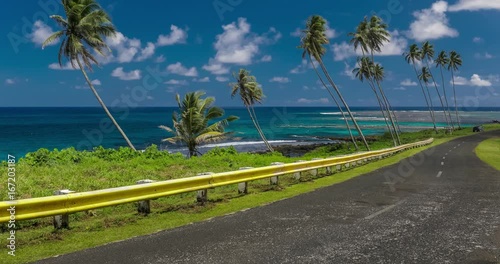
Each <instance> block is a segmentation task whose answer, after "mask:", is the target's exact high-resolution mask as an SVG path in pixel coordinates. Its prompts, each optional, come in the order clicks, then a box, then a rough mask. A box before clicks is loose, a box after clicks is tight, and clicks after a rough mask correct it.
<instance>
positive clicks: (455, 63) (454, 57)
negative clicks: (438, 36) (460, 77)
mask: <svg viewBox="0 0 500 264" xmlns="http://www.w3.org/2000/svg"><path fill="white" fill-rule="evenodd" d="M460 66H462V58H461V56H460V54H458V53H457V52H456V51H451V52H450V61H449V62H448V70H449V71H451V80H452V82H453V98H454V100H455V114H456V116H457V124H458V129H462V127H461V126H460V117H459V116H458V105H457V93H456V91H455V71H458V68H459V67H460Z"/></svg>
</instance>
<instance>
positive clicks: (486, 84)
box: [450, 74, 494, 87]
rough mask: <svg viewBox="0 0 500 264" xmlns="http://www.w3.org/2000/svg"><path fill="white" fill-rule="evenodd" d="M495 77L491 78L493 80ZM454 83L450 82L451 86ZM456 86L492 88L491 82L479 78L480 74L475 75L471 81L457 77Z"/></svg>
mask: <svg viewBox="0 0 500 264" xmlns="http://www.w3.org/2000/svg"><path fill="white" fill-rule="evenodd" d="M492 77H494V76H490V78H492ZM452 83H453V80H451V81H450V84H452ZM455 85H460V86H463V85H467V86H478V87H489V86H492V82H491V80H484V79H482V78H481V76H479V75H478V74H473V75H472V76H471V78H470V80H468V79H466V78H464V77H461V76H456V77H455Z"/></svg>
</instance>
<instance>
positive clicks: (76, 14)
mask: <svg viewBox="0 0 500 264" xmlns="http://www.w3.org/2000/svg"><path fill="white" fill-rule="evenodd" d="M62 5H63V7H64V12H65V13H66V18H63V17H62V16H60V15H52V16H50V18H52V19H53V20H55V21H56V22H57V24H58V25H59V26H60V27H62V30H60V31H57V32H55V33H54V34H52V35H51V36H49V37H48V38H47V39H46V40H45V41H44V42H43V45H42V47H45V46H46V45H48V44H50V43H52V42H54V41H58V40H59V39H61V38H62V43H61V46H60V47H59V54H58V61H59V65H60V66H61V67H62V58H63V57H64V58H66V59H68V60H69V62H70V63H71V66H72V67H73V68H76V66H78V68H79V69H80V71H81V72H82V74H83V76H84V77H85V81H86V82H87V84H88V85H89V87H90V90H92V92H93V93H94V95H95V97H96V98H97V101H98V102H99V104H100V105H101V107H102V108H103V109H104V112H106V115H108V117H109V119H111V122H113V124H114V125H115V127H116V128H117V129H118V131H119V132H120V134H121V135H122V137H123V138H124V139H125V141H126V142H127V144H128V146H129V147H130V148H131V149H133V150H135V147H134V145H132V142H130V140H129V139H128V137H127V135H126V134H125V132H124V131H123V129H122V128H121V127H120V125H118V122H116V120H115V118H114V117H113V115H112V114H111V112H110V111H109V110H108V108H107V107H106V104H104V102H103V100H102V99H101V97H100V96H99V94H98V93H97V90H96V89H95V87H94V85H93V84H92V81H91V80H90V79H89V77H88V75H87V72H86V71H85V68H84V67H87V69H89V70H90V71H92V64H95V65H99V63H98V60H97V59H96V58H95V57H94V56H95V55H94V54H93V53H92V51H94V52H95V53H97V54H99V55H102V56H105V51H109V47H108V45H107V44H106V42H105V40H104V39H103V38H104V37H113V36H114V35H115V34H116V29H115V27H114V26H113V24H112V22H111V19H110V17H109V16H108V14H107V13H106V12H105V11H104V10H103V9H102V8H101V6H100V5H99V4H98V3H97V2H96V1H95V0H62ZM82 63H83V65H82Z"/></svg>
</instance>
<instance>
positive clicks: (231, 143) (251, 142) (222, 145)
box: [199, 140, 297, 148]
mask: <svg viewBox="0 0 500 264" xmlns="http://www.w3.org/2000/svg"><path fill="white" fill-rule="evenodd" d="M296 142H297V140H270V141H269V143H270V144H274V143H296ZM259 144H264V141H235V142H224V143H216V144H206V145H202V146H200V147H199V148H215V147H229V146H244V145H259Z"/></svg>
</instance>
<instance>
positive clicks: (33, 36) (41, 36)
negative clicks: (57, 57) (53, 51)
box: [27, 20, 59, 46]
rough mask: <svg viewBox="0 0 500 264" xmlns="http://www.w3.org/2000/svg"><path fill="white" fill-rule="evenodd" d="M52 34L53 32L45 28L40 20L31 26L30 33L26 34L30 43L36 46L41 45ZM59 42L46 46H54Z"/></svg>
mask: <svg viewBox="0 0 500 264" xmlns="http://www.w3.org/2000/svg"><path fill="white" fill-rule="evenodd" d="M52 34H54V31H52V28H50V27H49V26H47V25H46V24H45V23H43V22H42V21H40V20H37V21H36V22H35V23H34V24H33V28H32V32H31V33H30V34H28V36H27V37H28V38H29V39H30V40H31V42H33V43H35V44H37V45H40V46H41V45H42V44H43V42H44V41H45V40H46V39H47V38H48V37H50V36H51V35H52ZM58 42H59V41H54V42H52V43H50V44H48V45H47V46H51V45H56V44H57V43H58Z"/></svg>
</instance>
